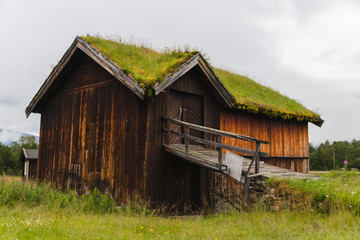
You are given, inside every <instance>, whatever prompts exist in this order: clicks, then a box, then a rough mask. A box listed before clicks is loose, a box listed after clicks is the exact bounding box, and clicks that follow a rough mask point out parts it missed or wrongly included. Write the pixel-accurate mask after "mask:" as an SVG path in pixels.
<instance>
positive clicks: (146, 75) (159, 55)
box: [82, 36, 198, 88]
mask: <svg viewBox="0 0 360 240" xmlns="http://www.w3.org/2000/svg"><path fill="white" fill-rule="evenodd" d="M82 39H84V40H85V41H86V42H88V43H89V44H90V45H92V46H93V47H95V48H96V49H97V50H99V51H100V52H101V53H102V54H103V55H105V56H106V57H107V58H109V59H110V60H111V61H112V62H114V63H115V64H116V65H117V66H118V67H120V68H121V70H122V71H123V72H124V73H126V74H128V75H129V76H130V77H132V78H133V79H134V80H135V81H137V82H138V83H139V84H140V85H141V86H142V87H143V88H144V87H148V86H153V85H154V84H155V83H157V82H161V81H163V80H164V79H165V77H166V76H167V75H169V74H171V73H173V72H174V71H176V69H178V68H179V67H180V66H181V65H182V64H184V63H185V62H187V61H188V60H189V59H190V58H191V57H193V56H194V55H196V54H197V53H198V52H196V51H193V52H184V51H180V50H173V51H170V50H166V51H162V52H159V51H155V50H153V49H150V48H146V47H143V46H136V45H134V44H128V43H123V42H116V41H112V40H107V39H102V38H99V37H92V36H86V37H82Z"/></svg>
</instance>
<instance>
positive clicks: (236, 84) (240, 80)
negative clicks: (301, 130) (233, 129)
mask: <svg viewBox="0 0 360 240" xmlns="http://www.w3.org/2000/svg"><path fill="white" fill-rule="evenodd" d="M213 70H214V72H215V74H216V75H217V76H218V78H219V79H220V80H221V81H222V82H223V84H224V85H225V87H226V88H227V89H228V90H229V91H230V93H231V94H233V96H234V97H235V99H236V106H235V107H236V108H238V109H241V110H244V111H246V112H252V113H257V114H263V115H266V116H269V117H271V118H280V119H284V120H287V119H295V120H297V121H300V122H302V121H308V122H313V123H315V124H317V123H320V125H321V123H322V122H323V120H321V118H320V116H319V115H318V114H316V113H314V112H312V111H310V110H308V109H307V108H305V107H304V106H302V105H301V104H300V103H298V102H297V101H295V100H293V99H291V98H289V97H287V96H284V95H282V94H280V93H279V92H277V91H274V90H273V89H271V88H269V87H265V86H263V85H261V84H259V83H257V82H255V81H254V80H252V79H250V78H248V77H245V76H242V75H239V74H235V73H231V72H229V71H225V70H222V69H217V68H213Z"/></svg>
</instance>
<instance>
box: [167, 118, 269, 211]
mask: <svg viewBox="0 0 360 240" xmlns="http://www.w3.org/2000/svg"><path fill="white" fill-rule="evenodd" d="M162 119H163V120H165V121H166V124H165V127H163V128H162V130H163V131H164V132H166V133H171V134H174V135H176V136H178V137H180V138H183V139H184V140H185V153H183V152H181V151H177V150H176V151H177V154H179V155H181V156H182V157H184V158H185V159H190V160H192V161H197V162H201V163H202V164H204V165H205V166H210V167H212V168H214V165H216V166H217V167H220V168H221V166H223V165H222V164H223V163H222V149H223V148H225V149H228V150H232V151H236V152H240V153H245V154H249V155H252V159H251V162H250V164H249V167H248V170H247V171H246V173H245V181H244V188H243V199H242V201H243V204H244V206H246V205H247V202H248V198H249V187H250V178H251V177H252V176H258V175H259V157H260V156H262V157H268V154H267V153H264V152H260V148H261V145H262V144H269V142H268V141H263V140H259V139H256V138H253V137H249V136H244V135H240V134H236V133H231V132H226V131H222V130H217V129H213V128H209V127H204V126H200V125H197V124H193V123H188V122H184V121H180V120H177V119H172V118H168V117H162ZM168 122H170V123H173V124H177V125H180V126H181V127H182V129H183V131H184V133H183V132H182V131H181V132H177V131H174V130H171V129H169V128H168ZM190 129H194V130H197V131H202V132H205V133H209V134H213V135H216V136H217V141H212V140H208V139H204V138H199V137H195V136H191V135H190ZM222 137H231V138H235V139H240V140H244V141H249V142H255V143H256V149H255V150H252V149H246V148H241V147H236V146H231V145H227V144H223V141H222ZM189 141H194V142H196V143H201V144H206V145H210V146H213V147H216V148H218V151H219V156H218V162H219V163H218V165H217V164H216V163H212V164H210V162H207V161H206V160H204V159H202V158H198V157H195V156H192V155H191V154H189ZM254 163H255V175H250V169H251V167H252V166H253V164H254ZM216 166H215V168H216ZM217 170H220V169H217Z"/></svg>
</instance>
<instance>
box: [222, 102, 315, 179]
mask: <svg viewBox="0 0 360 240" xmlns="http://www.w3.org/2000/svg"><path fill="white" fill-rule="evenodd" d="M220 129H221V130H224V131H229V132H234V133H239V134H242V135H247V136H251V137H255V138H258V139H261V140H265V141H269V142H270V144H264V145H263V146H262V147H261V151H262V152H268V153H269V159H264V161H265V162H266V163H269V164H272V165H275V166H279V167H282V168H287V169H291V170H293V171H297V172H303V173H308V169H309V164H308V157H309V145H308V126H307V123H298V122H295V121H280V120H270V119H265V118H261V117H258V116H256V115H251V114H246V113H241V112H239V111H233V110H229V109H225V108H221V111H220ZM223 142H224V143H226V144H234V145H235V146H239V147H243V148H250V149H255V143H250V142H246V141H241V140H234V139H230V138H224V139H223Z"/></svg>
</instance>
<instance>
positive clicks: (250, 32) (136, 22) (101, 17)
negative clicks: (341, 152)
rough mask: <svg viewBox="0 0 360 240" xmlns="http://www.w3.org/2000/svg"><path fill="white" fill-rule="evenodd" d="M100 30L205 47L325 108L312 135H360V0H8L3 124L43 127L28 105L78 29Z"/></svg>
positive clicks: (223, 62) (215, 59) (1, 60)
mask: <svg viewBox="0 0 360 240" xmlns="http://www.w3.org/2000/svg"><path fill="white" fill-rule="evenodd" d="M96 33H100V34H102V35H104V36H107V35H108V36H121V37H123V38H125V39H132V40H134V41H141V42H146V43H147V44H148V45H151V46H152V47H154V48H162V47H176V46H184V45H189V46H191V47H195V48H197V49H199V50H201V51H202V52H205V53H206V55H207V57H209V58H210V63H211V64H212V65H214V66H218V67H223V68H226V69H230V70H232V71H234V72H236V73H240V74H245V75H247V76H249V77H251V78H253V79H254V80H256V81H258V82H259V83H261V84H264V85H266V86H270V87H272V88H273V89H275V90H277V91H279V92H280V93H282V94H286V95H287V96H289V97H291V98H293V99H296V100H298V101H299V102H300V103H302V104H303V105H305V106H306V107H307V108H309V109H310V110H313V111H316V112H318V113H320V114H321V117H322V118H323V119H324V120H325V123H324V124H323V126H322V127H321V128H319V127H317V126H314V125H312V124H309V138H310V142H313V143H314V144H319V143H321V142H323V141H325V140H326V139H328V140H330V141H337V140H352V139H358V140H360V127H359V123H360V109H359V107H360V1H356V0H354V1H351V0H348V1H346V0H341V1H340V0H339V1H337V0H317V1H313V0H301V1H299V0H262V1H260V0H251V1H246V0H234V1H230V0H222V1H219V0H218V1H211V0H206V1H196V0H191V1H189V0H181V1H172V0H163V1H160V0H158V1H145V0H131V1H110V0H102V1H91V0H82V1H77V0H71V1H70V0H62V1H51V0H32V1H26V0H24V1H17V0H0V34H1V38H0V46H1V54H0V129H8V130H14V131H19V132H25V133H30V134H34V135H39V127H40V115H39V114H31V116H30V117H29V118H28V119H26V118H25V113H24V111H25V108H26V107H27V105H28V104H29V102H30V101H31V99H32V98H33V96H34V95H35V93H36V92H37V91H38V89H39V88H40V86H41V84H42V83H43V81H44V80H45V79H46V77H47V76H48V75H49V73H50V71H51V69H52V67H53V66H54V65H56V64H57V62H58V61H59V60H60V58H61V57H62V55H63V54H64V53H65V51H66V50H67V49H68V48H69V46H70V45H71V43H72V41H73V40H74V38H75V37H76V36H77V35H86V34H96ZM9 137H11V136H9V134H7V135H6V136H2V138H1V136H0V141H5V140H7V139H5V138H9ZM15 137H18V136H15ZM14 140H17V139H14Z"/></svg>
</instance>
